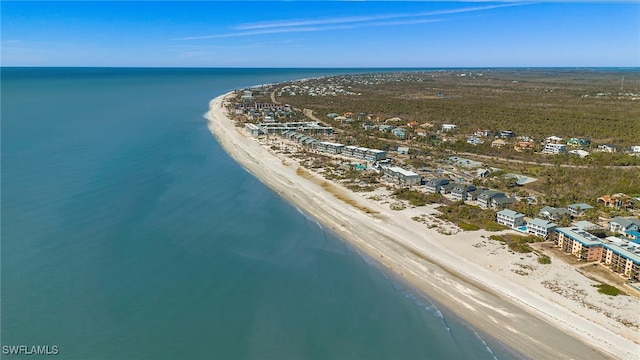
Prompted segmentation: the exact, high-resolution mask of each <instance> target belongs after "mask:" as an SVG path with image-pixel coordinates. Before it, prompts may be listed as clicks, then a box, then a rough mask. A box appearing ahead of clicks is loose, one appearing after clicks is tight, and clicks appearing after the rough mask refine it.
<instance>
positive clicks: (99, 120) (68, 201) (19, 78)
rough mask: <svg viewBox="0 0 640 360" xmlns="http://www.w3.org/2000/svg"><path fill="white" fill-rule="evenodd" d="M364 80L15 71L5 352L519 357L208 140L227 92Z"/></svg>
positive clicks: (5, 91) (5, 162) (10, 87)
mask: <svg viewBox="0 0 640 360" xmlns="http://www.w3.org/2000/svg"><path fill="white" fill-rule="evenodd" d="M354 71H356V70H353V69H350V70H339V69H329V70H326V69H325V70H322V69H318V70H316V69H18V68H3V69H2V83H1V86H2V89H1V90H2V110H1V111H2V113H1V115H2V133H1V136H2V154H1V156H2V159H1V160H2V172H1V176H2V179H1V180H2V193H1V194H2V203H1V206H2V209H1V210H2V226H1V230H2V234H1V235H2V243H1V245H2V248H1V250H2V251H1V261H2V262H1V270H2V271H1V277H2V278H1V280H2V283H1V285H2V289H1V290H2V302H1V305H2V322H1V330H2V336H1V341H2V345H28V346H31V345H51V346H53V345H56V346H58V348H59V351H60V355H59V356H60V357H61V358H65V359H213V358H215V359H262V358H272V359H284V358H287V359H347V358H349V359H374V358H385V359H494V358H499V359H503V358H509V357H510V355H508V352H507V351H506V350H505V349H504V348H502V347H501V346H500V345H499V344H496V343H495V342H492V341H489V340H483V339H482V338H480V336H479V335H478V334H477V333H476V332H475V331H473V329H471V328H470V327H469V326H468V325H467V324H465V323H464V322H462V321H459V320H457V319H456V318H455V317H454V316H453V315H451V314H450V313H448V311H447V310H446V309H445V308H440V309H439V308H438V307H436V306H435V305H433V304H432V303H431V302H430V301H429V300H428V299H426V298H424V297H422V296H419V295H416V294H415V293H414V292H412V291H410V290H409V289H408V288H407V287H406V286H404V285H402V284H400V283H399V282H396V281H394V280H392V279H391V278H390V277H389V276H387V275H386V274H385V273H384V272H382V271H381V270H380V269H379V268H378V267H377V265H376V264H375V263H373V262H371V261H370V260H368V259H367V258H365V257H363V256H361V255H360V254H358V253H357V252H356V251H354V250H353V249H352V248H351V247H350V246H348V245H346V244H345V243H344V242H343V241H342V240H341V239H340V238H338V237H337V236H335V235H334V234H332V233H331V232H328V231H325V230H324V229H323V228H322V227H321V226H320V225H319V224H317V223H316V222H315V221H314V220H313V219H310V218H309V217H308V216H307V215H305V214H304V213H302V212H301V211H299V210H298V209H296V208H295V207H293V206H292V205H290V204H289V203H287V202H285V201H284V200H282V199H281V198H280V197H278V196H277V194H275V193H274V192H272V191H270V190H269V189H268V188H266V187H265V186H264V185H263V184H262V183H260V182H259V181H258V180H256V179H255V178H254V177H252V176H251V175H250V174H249V173H247V172H246V171H245V170H244V169H242V168H241V167H240V166H239V165H237V164H236V163H235V162H234V161H233V160H232V159H231V158H230V157H229V156H228V155H227V154H226V153H225V152H224V151H223V149H221V148H220V146H219V145H218V144H217V142H216V141H215V139H214V138H213V137H212V135H211V134H210V133H209V131H208V129H207V128H206V121H205V119H204V118H203V114H204V113H205V112H206V111H207V106H208V101H209V100H210V99H211V98H213V97H215V96H217V95H219V94H222V93H224V92H226V91H229V90H232V89H234V88H239V87H244V86H250V85H255V84H260V83H267V82H276V81H283V80H289V79H296V78H305V77H312V76H319V75H324V74H336V73H346V72H354ZM487 343H488V344H489V345H487ZM30 358H33V357H30Z"/></svg>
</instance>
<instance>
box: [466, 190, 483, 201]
mask: <svg viewBox="0 0 640 360" xmlns="http://www.w3.org/2000/svg"><path fill="white" fill-rule="evenodd" d="M484 190H485V189H475V190H467V197H466V200H467V201H476V200H478V196H480V194H482V193H483V192H484Z"/></svg>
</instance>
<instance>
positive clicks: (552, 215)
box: [538, 206, 571, 221]
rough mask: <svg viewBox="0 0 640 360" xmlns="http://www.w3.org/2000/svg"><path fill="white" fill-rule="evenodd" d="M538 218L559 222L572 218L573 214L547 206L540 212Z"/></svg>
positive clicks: (563, 209)
mask: <svg viewBox="0 0 640 360" xmlns="http://www.w3.org/2000/svg"><path fill="white" fill-rule="evenodd" d="M538 216H539V217H541V218H543V219H546V220H551V221H558V220H560V219H562V218H566V217H570V216H571V213H570V212H569V210H568V209H565V208H554V207H552V206H545V207H543V208H542V209H540V211H539V212H538Z"/></svg>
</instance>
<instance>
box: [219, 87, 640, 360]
mask: <svg viewBox="0 0 640 360" xmlns="http://www.w3.org/2000/svg"><path fill="white" fill-rule="evenodd" d="M230 94H233V92H229V93H227V94H224V95H221V96H218V97H216V98H215V99H213V100H211V102H210V107H209V112H208V113H207V118H208V127H209V130H210V131H211V132H212V134H213V135H214V136H215V137H216V138H217V140H218V142H219V143H220V145H221V146H222V147H223V148H224V149H225V151H226V152H227V153H228V154H229V155H230V156H231V157H232V158H233V159H234V160H236V161H237V162H238V163H240V165H242V166H243V167H244V168H245V169H247V170H248V171H249V172H250V173H251V174H252V175H253V176H255V177H256V178H258V179H259V180H260V181H262V182H263V183H264V184H265V185H267V186H268V187H269V188H271V189H273V190H274V191H276V192H277V193H278V194H280V195H281V196H282V197H284V198H285V199H286V200H288V201H290V202H291V203H293V204H294V205H295V206H297V207H299V208H300V209H302V210H303V211H305V212H307V213H308V214H310V215H311V216H313V217H314V218H315V219H317V220H318V221H319V222H320V223H322V224H323V225H324V226H327V227H328V228H329V229H331V231H333V232H335V233H336V234H338V235H339V236H341V237H342V238H343V239H344V240H345V241H348V242H349V243H350V244H351V245H353V246H355V247H356V248H357V249H358V250H360V251H363V252H365V253H366V254H367V255H368V256H369V257H371V258H372V259H374V260H376V261H377V262H378V263H379V264H380V265H381V266H383V267H384V268H386V269H388V270H390V271H392V272H393V273H394V274H395V275H397V276H398V277H401V278H402V279H404V280H405V281H407V282H408V283H409V284H410V285H411V286H413V287H415V289H417V290H419V291H421V292H422V293H424V294H426V296H427V297H428V298H431V299H433V300H435V301H436V302H437V303H439V304H443V305H445V307H446V308H447V310H448V311H451V312H452V313H454V314H455V315H456V316H458V317H460V318H462V319H464V320H465V321H467V322H468V323H470V324H471V325H472V326H474V327H475V328H476V329H478V330H480V331H481V332H483V333H485V334H488V335H489V336H491V337H492V338H494V339H497V340H498V341H500V342H502V343H504V344H506V345H507V346H508V347H510V348H512V349H514V350H515V351H517V352H519V353H521V354H525V355H526V356H529V357H531V358H556V359H557V358H567V359H568V358H589V359H599V358H602V359H606V358H625V359H626V358H628V359H633V358H637V354H638V353H640V345H639V344H640V339H637V333H636V335H635V338H634V335H633V334H634V332H633V331H632V330H631V329H629V331H622V330H625V329H622V330H621V331H622V333H623V334H620V333H619V332H620V331H618V332H614V331H612V330H611V329H610V328H609V327H610V326H603V325H602V324H600V323H597V322H594V321H592V320H591V319H589V318H587V316H585V315H584V313H581V314H578V313H576V311H572V309H570V308H569V306H568V305H567V303H566V302H565V303H563V301H562V299H561V298H558V299H555V298H553V299H551V297H552V296H544V295H541V294H540V293H541V291H540V290H539V289H537V288H535V289H530V288H527V287H526V286H523V285H522V284H519V283H517V282H515V281H509V279H505V277H506V275H505V274H499V273H498V271H499V270H497V269H496V268H497V267H498V266H497V265H495V266H494V265H493V264H494V263H491V262H490V263H487V264H482V263H480V261H481V260H480V259H479V256H483V254H485V252H487V251H489V252H487V253H486V254H488V256H491V255H492V254H493V253H494V252H495V254H498V255H504V256H503V257H509V256H511V255H509V254H508V251H502V248H501V247H500V245H499V244H491V243H487V244H485V241H484V240H485V239H484V238H482V237H481V236H482V235H486V237H488V236H489V235H490V234H492V233H489V232H484V231H477V232H473V233H469V232H460V233H457V234H455V235H443V234H440V233H438V232H437V231H436V230H434V229H429V228H426V227H425V226H424V225H422V224H420V223H417V222H415V221H413V220H412V219H411V216H406V214H405V213H404V211H402V212H397V211H392V210H390V209H389V207H388V206H386V207H385V206H382V204H380V203H378V202H375V201H373V200H370V199H366V198H364V197H363V196H362V195H360V194H356V193H353V192H351V191H350V190H347V189H345V188H343V187H342V186H341V185H340V184H337V183H334V182H331V181H328V180H325V179H324V178H322V177H321V176H320V175H318V174H315V173H313V172H311V171H309V170H306V169H303V168H299V167H298V164H297V162H296V161H295V160H293V159H290V158H285V157H283V156H279V155H277V154H275V153H274V152H273V151H271V150H269V149H267V148H266V147H265V146H263V145H261V144H260V143H259V142H258V141H257V140H256V139H255V138H253V137H251V136H249V135H248V134H246V133H245V132H244V131H243V130H242V129H241V128H238V127H236V126H235V125H234V123H233V121H232V120H230V119H229V118H228V117H227V115H226V109H225V108H224V99H225V98H226V97H227V96H229V95H230ZM300 190H303V191H300ZM345 199H348V203H347V202H345ZM363 209H366V212H365V211H363ZM418 210H419V211H424V209H418ZM487 241H488V240H487ZM478 244H480V245H478ZM476 245H477V246H476ZM480 247H482V249H480ZM485 247H486V248H488V250H487V249H484V248H485ZM474 248H475V249H474ZM478 254H479V255H478ZM520 256H521V255H517V256H515V259H516V261H519V260H518V258H519V257H520ZM503 257H501V258H498V257H496V258H495V262H496V264H497V263H498V262H500V261H503V260H502V259H503ZM511 257H512V258H510V259H508V260H513V256H511ZM520 259H521V260H522V259H523V258H520ZM526 261H530V260H529V259H526V260H523V261H521V262H523V263H524V262H526ZM555 263H556V262H554V264H555ZM525 265H526V266H530V265H528V264H525ZM525 265H523V266H525ZM561 265H562V264H556V265H555V266H556V267H555V268H554V269H558V268H557V267H558V266H561ZM549 269H550V268H546V269H544V268H543V269H542V270H540V272H544V271H545V270H546V271H547V272H549ZM562 270H564V269H562ZM556 271H559V270H556ZM574 273H575V271H572V273H571V274H570V275H572V276H575V274H574ZM543 275H545V274H543ZM543 275H539V276H543ZM551 275H553V274H551ZM551 275H549V276H551ZM523 281H527V279H524V280H523ZM558 281H561V280H558ZM634 305H635V304H631V305H629V306H630V307H633V306H634ZM636 309H637V308H636ZM636 313H637V312H636ZM603 316H604V318H606V317H607V316H605V315H603ZM598 317H599V318H600V316H598ZM598 321H600V322H605V323H606V319H598ZM606 324H607V325H609V324H610V323H606ZM627 333H628V334H627Z"/></svg>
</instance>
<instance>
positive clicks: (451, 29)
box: [0, 1, 640, 67]
mask: <svg viewBox="0 0 640 360" xmlns="http://www.w3.org/2000/svg"><path fill="white" fill-rule="evenodd" d="M0 6H1V8H0V18H1V30H2V31H1V49H0V50H1V60H2V65H3V66H131V67H139V66H145V67H146V66H148V67H164V66H167V67H502V66H623V67H626V66H633V67H637V66H640V3H639V2H606V1H600V2H593V1H591V2H577V1H561V2H521V1H515V2H509V1H493V2H478V1H472V2H460V1H456V2H445V1H407V2H389V1H349V2H341V1H331V2H327V1H322V2H311V1H285V2H282V1H281V2H273V1H255V2H248V1H241V2H237V1H236V2H211V1H194V2H169V1H140V2H127V1H115V2H106V1H94V2H75V1H65V2H30V1H16V2H10V1H2V2H1V3H0Z"/></svg>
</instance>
